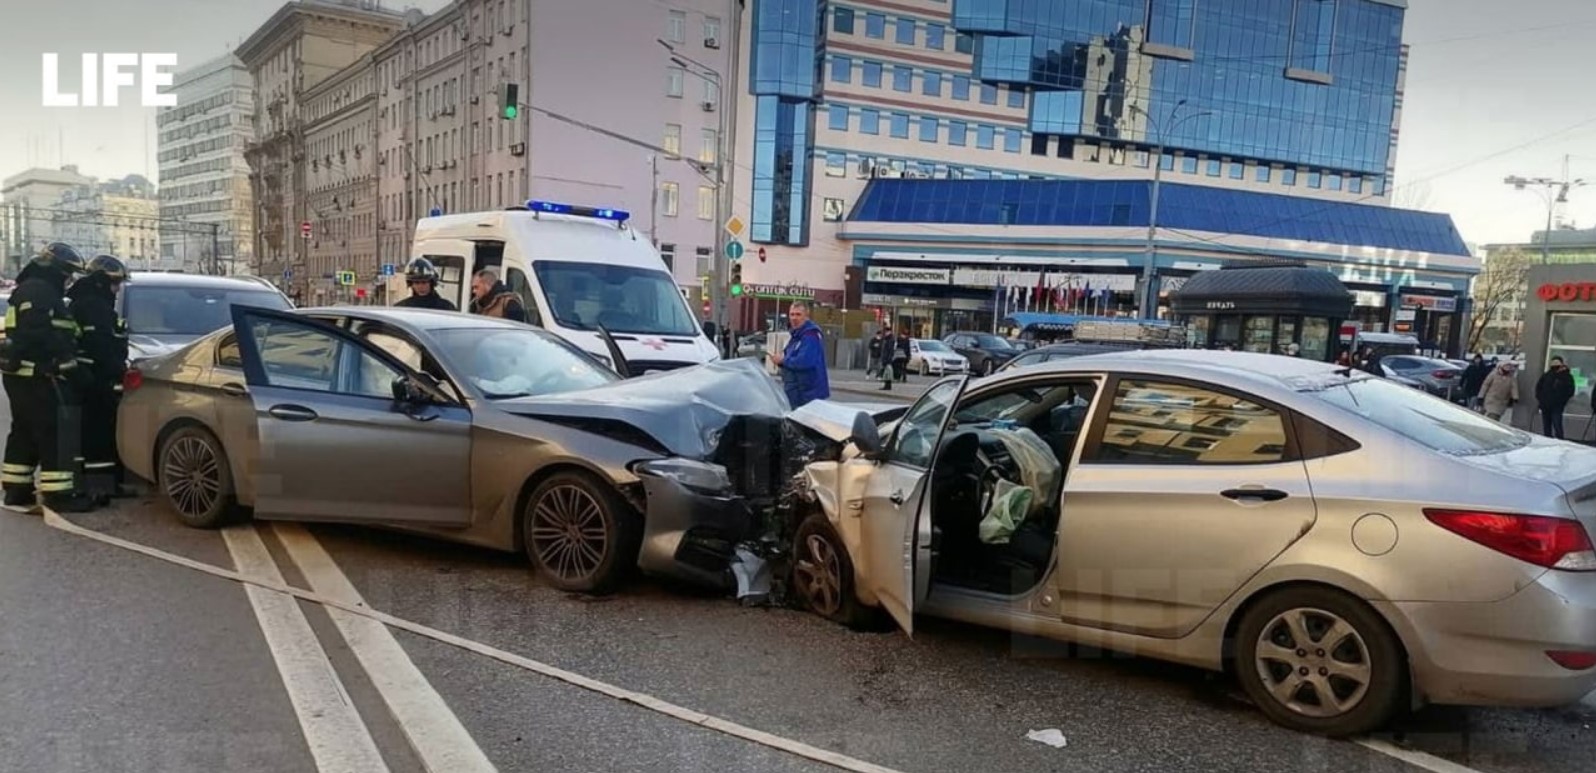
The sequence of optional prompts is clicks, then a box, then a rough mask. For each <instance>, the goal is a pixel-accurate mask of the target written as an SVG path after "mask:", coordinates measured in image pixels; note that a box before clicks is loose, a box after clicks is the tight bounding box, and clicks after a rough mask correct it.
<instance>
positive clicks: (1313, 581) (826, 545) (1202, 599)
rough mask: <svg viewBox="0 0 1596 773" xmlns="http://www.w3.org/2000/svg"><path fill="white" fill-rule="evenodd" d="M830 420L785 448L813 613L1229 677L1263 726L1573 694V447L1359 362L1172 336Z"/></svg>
mask: <svg viewBox="0 0 1596 773" xmlns="http://www.w3.org/2000/svg"><path fill="white" fill-rule="evenodd" d="M848 437H849V439H851V441H852V445H851V446H848V447H847V449H848V450H846V451H844V452H843V453H841V454H839V455H838V457H836V459H835V460H831V459H826V460H817V461H814V462H812V463H810V464H809V465H808V466H807V468H806V471H805V476H806V481H807V485H808V488H807V493H806V494H805V501H806V502H807V503H808V505H807V511H806V512H805V513H804V514H802V521H801V523H802V525H800V526H799V528H798V538H797V539H795V541H794V543H793V545H794V561H795V566H794V578H795V588H796V589H797V590H798V592H799V594H800V596H801V598H802V600H803V601H804V603H805V604H807V605H808V606H809V607H810V608H811V609H813V610H814V611H816V612H818V613H820V614H822V615H825V616H827V617H830V618H832V619H834V620H838V621H841V622H847V623H855V624H857V623H862V622H865V621H867V620H869V619H870V618H871V617H873V616H874V615H875V613H876V612H877V611H884V612H885V613H886V614H888V615H890V617H891V618H892V619H893V620H895V621H896V622H897V624H898V625H900V626H901V627H903V628H904V629H905V630H906V631H913V629H914V621H915V617H916V616H919V615H926V616H935V617H945V618H951V619H955V620H960V621H965V622H969V623H974V624H978V625H987V626H993V627H998V628H1007V629H1010V630H1013V631H1017V632H1023V633H1026V634H1031V635H1041V636H1046V637H1051V638H1056V639H1061V640H1067V641H1074V642H1081V643H1085V644H1090V645H1092V646H1099V647H1105V648H1109V649H1114V650H1120V651H1124V652H1128V653H1134V654H1137V655H1141V656H1146V657H1152V658H1157V659H1162V660H1169V661H1174V662H1179V663H1185V664H1190V665H1196V666H1200V667H1204V668H1208V669H1213V670H1216V671H1217V670H1221V669H1228V670H1230V671H1231V672H1233V673H1234V674H1235V676H1236V678H1237V679H1238V680H1239V681H1240V683H1241V686H1242V687H1243V688H1244V690H1245V692H1246V694H1247V695H1248V696H1249V697H1250V698H1251V699H1252V700H1253V701H1254V702H1255V703H1256V704H1257V705H1258V707H1259V708H1260V709H1261V710H1262V711H1263V712H1264V713H1265V714H1267V715H1268V716H1269V717H1270V718H1271V719H1272V720H1274V721H1276V722H1278V723H1280V724H1282V725H1285V726H1288V727H1291V728H1296V729H1298V730H1302V731H1309V732H1315V733H1323V734H1328V735H1336V736H1340V735H1350V734H1356V733H1361V732H1365V731H1368V730H1371V729H1374V728H1377V727H1380V726H1382V725H1384V724H1385V723H1386V722H1387V721H1388V720H1389V719H1391V718H1392V717H1393V716H1395V715H1396V714H1397V713H1398V712H1399V711H1401V710H1403V709H1404V708H1406V707H1407V706H1408V705H1409V702H1410V701H1413V702H1418V703H1425V702H1427V703H1435V704H1464V705H1512V706H1556V705H1563V704H1570V703H1574V702H1577V701H1579V700H1580V699H1581V698H1582V697H1584V696H1585V695H1586V694H1588V693H1590V692H1591V690H1592V688H1596V548H1593V546H1592V541H1591V535H1592V533H1593V530H1596V505H1593V504H1592V502H1596V449H1588V448H1584V447H1581V446H1576V445H1573V444H1569V443H1563V442H1559V441H1553V440H1548V439H1544V438H1539V437H1536V436H1532V435H1529V434H1527V433H1524V432H1521V431H1518V430H1515V429H1513V428H1511V427H1506V426H1502V425H1500V424H1498V423H1496V422H1492V421H1489V420H1487V419H1485V418H1484V417H1482V416H1479V415H1477V414H1475V413H1473V412H1471V411H1468V410H1465V409H1463V408H1460V407H1458V406H1455V405H1452V404H1449V403H1446V402H1444V401H1441V400H1437V399H1435V398H1433V397H1430V396H1428V395H1423V394H1418V393H1416V392H1415V391H1414V390H1411V389H1407V388H1403V387H1401V386H1398V385H1396V384H1393V383H1391V382H1390V381H1388V380H1385V379H1381V378H1375V377H1371V376H1369V375H1368V374H1365V373H1361V372H1357V371H1351V372H1349V371H1348V370H1346V369H1344V368H1336V367H1334V366H1331V365H1326V364H1323V363H1317V362H1312V361H1308V360H1303V359H1298V358H1291V357H1279V356H1271V355H1261V354H1251V353H1239V352H1214V351H1190V350H1186V351H1180V350H1174V351H1138V352H1134V353H1125V354H1104V355H1098V356H1091V357H1077V358H1072V359H1066V360H1063V361H1060V362H1052V363H1047V364H1045V365H1041V366H1037V367H1031V368H1018V369H1014V370H1011V371H1007V372H1005V373H1002V374H999V375H997V376H995V377H992V378H988V379H982V380H979V381H971V380H969V379H968V378H966V377H952V378H949V379H945V380H943V381H940V382H938V383H936V384H934V385H932V387H931V388H930V389H929V390H927V391H926V393H925V394H924V395H923V396H922V397H921V398H920V399H919V400H918V401H917V402H916V403H915V404H914V405H913V406H912V407H910V408H909V410H908V412H907V414H906V415H904V417H903V418H902V419H901V420H900V421H898V422H897V423H896V424H895V425H892V424H889V425H886V426H885V427H881V428H879V429H878V427H877V426H876V425H875V424H874V423H872V422H870V421H855V422H854V423H853V427H852V429H851V431H850V432H849V433H848ZM1016 492H1023V493H1016ZM1399 537H1400V539H1399Z"/></svg>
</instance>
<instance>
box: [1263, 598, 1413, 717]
mask: <svg viewBox="0 0 1596 773" xmlns="http://www.w3.org/2000/svg"><path fill="white" fill-rule="evenodd" d="M1298 631H1300V632H1301V633H1300V635H1301V636H1303V637H1305V638H1306V639H1307V642H1306V644H1304V643H1303V642H1299V641H1296V638H1297V636H1298V635H1299V634H1298V633H1296V632H1298ZM1332 635H1334V636H1336V637H1337V639H1336V641H1335V642H1328V641H1327V639H1328V637H1330V636H1332ZM1265 636H1267V637H1268V638H1269V644H1270V645H1273V646H1265V642H1264V637H1265ZM1315 637H1319V638H1317V639H1316V638H1315ZM1319 645H1328V648H1325V647H1321V646H1319ZM1232 650H1233V652H1234V659H1233V661H1232V666H1233V667H1234V669H1235V673H1236V677H1237V679H1238V680H1239V681H1240V682H1241V686H1242V689H1243V690H1244V691H1245V692H1246V693H1247V696H1248V697H1249V698H1251V699H1252V701H1253V703H1254V704H1256V705H1257V706H1258V708H1259V709H1260V710H1262V711H1263V713H1264V714H1265V715H1267V716H1268V717H1269V718H1270V719H1271V720H1273V721H1275V722H1276V723H1278V724H1280V725H1284V726H1285V727H1289V728H1291V729H1293V730H1298V731H1301V732H1306V733H1314V734H1318V735H1324V736H1329V737H1332V738H1342V737H1346V736H1352V735H1358V734H1360V733H1366V732H1369V731H1371V730H1375V729H1377V728H1380V727H1382V726H1384V725H1385V724H1386V723H1387V722H1389V721H1390V720H1391V718H1392V717H1393V716H1395V715H1396V712H1397V710H1398V709H1399V708H1400V706H1401V705H1402V701H1403V700H1404V696H1405V694H1406V692H1407V674H1408V663H1407V658H1406V656H1405V654H1404V652H1403V650H1402V646H1401V643H1400V642H1399V641H1398V640H1397V638H1396V634H1395V633H1393V632H1392V631H1391V627H1390V626H1389V625H1387V624H1386V622H1385V620H1384V619H1382V618H1381V617H1380V616H1379V614H1378V613H1376V612H1375V611H1374V610H1373V609H1372V608H1370V607H1369V606H1368V605H1367V604H1365V603H1363V602H1362V601H1359V600H1358V599H1356V598H1353V597H1352V596H1349V595H1347V594H1345V593H1342V592H1340V591H1337V590H1333V589H1330V588H1322V587H1302V588H1287V589H1283V590H1280V591H1276V592H1274V593H1271V594H1269V595H1267V596H1265V597H1263V598H1261V599H1259V600H1258V601H1257V602H1255V603H1254V604H1252V605H1251V606H1250V607H1249V608H1248V610H1247V612H1246V614H1245V615H1244V616H1243V617H1242V619H1241V621H1240V624H1239V625H1238V626H1237V628H1236V639H1235V642H1234V646H1233V647H1232ZM1320 653H1324V654H1323V655H1321V654H1320ZM1304 670H1306V671H1307V673H1306V675H1305V674H1304V673H1303V672H1304ZM1293 684H1294V685H1295V687H1294V688H1293V687H1291V685H1293ZM1321 684H1322V685H1325V686H1326V687H1327V688H1328V689H1329V690H1330V692H1331V694H1332V696H1333V697H1332V699H1331V700H1330V701H1328V702H1327V701H1324V700H1322V699H1321V698H1320V693H1319V691H1320V689H1323V688H1321V687H1320V685H1321ZM1286 690H1290V692H1285V691H1286ZM1310 692H1311V693H1312V699H1313V702H1312V703H1309V702H1308V700H1307V699H1308V697H1309V696H1308V693H1310ZM1341 701H1346V702H1347V703H1346V705H1345V706H1335V705H1327V703H1328V704H1334V703H1337V702H1341Z"/></svg>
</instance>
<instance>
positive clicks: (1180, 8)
mask: <svg viewBox="0 0 1596 773" xmlns="http://www.w3.org/2000/svg"><path fill="white" fill-rule="evenodd" d="M1196 6H1197V0H1152V1H1151V2H1150V3H1149V4H1148V7H1147V27H1148V29H1147V40H1148V42H1151V43H1157V44H1159V45H1164V46H1172V47H1174V48H1183V49H1188V50H1189V49H1191V47H1192V27H1193V26H1194V25H1195V23H1196V20H1197V13H1196V10H1197V9H1196Z"/></svg>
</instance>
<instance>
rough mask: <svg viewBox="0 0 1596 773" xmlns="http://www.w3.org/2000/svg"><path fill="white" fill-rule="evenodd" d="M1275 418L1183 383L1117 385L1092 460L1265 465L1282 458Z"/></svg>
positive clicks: (1280, 424) (1282, 432)
mask: <svg viewBox="0 0 1596 773" xmlns="http://www.w3.org/2000/svg"><path fill="white" fill-rule="evenodd" d="M1286 442H1287V441H1286V427H1285V422H1284V420H1282V418H1281V416H1280V414H1278V413H1276V412H1275V411H1273V410H1270V409H1269V408H1265V407H1264V406H1261V405H1258V404H1256V403H1253V402H1249V401H1247V400H1244V399H1242V398H1240V397H1236V396H1234V395H1229V394H1224V393H1222V392H1217V391H1211V390H1207V389H1203V388H1200V387H1194V386H1189V385H1186V384H1167V383H1159V382H1154V381H1140V380H1131V379H1125V380H1122V381H1120V382H1119V389H1118V390H1117V391H1116V392H1115V395H1114V403H1113V406H1112V407H1111V408H1110V411H1109V415H1108V421H1107V423H1106V424H1105V425H1104V427H1103V436H1102V439H1101V441H1100V442H1099V443H1098V446H1097V452H1096V455H1095V457H1094V458H1093V461H1096V462H1101V463H1109V464H1267V463H1270V462H1281V461H1285V460H1286V458H1287V454H1286Z"/></svg>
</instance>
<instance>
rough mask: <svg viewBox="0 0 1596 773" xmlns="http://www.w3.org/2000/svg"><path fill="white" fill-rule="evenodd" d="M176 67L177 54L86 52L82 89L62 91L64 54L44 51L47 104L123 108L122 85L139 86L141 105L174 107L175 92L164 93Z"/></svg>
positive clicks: (45, 101) (44, 81)
mask: <svg viewBox="0 0 1596 773" xmlns="http://www.w3.org/2000/svg"><path fill="white" fill-rule="evenodd" d="M176 69H177V54H103V55H102V54H84V55H83V67H82V77H81V89H80V91H79V92H77V93H62V92H61V56H60V55H59V54H45V55H44V61H43V67H42V70H43V72H42V75H43V83H44V92H43V99H44V102H43V104H44V106H45V107H101V106H104V107H120V106H121V104H120V98H121V96H120V95H121V93H122V87H124V86H135V85H137V86H140V89H139V97H140V99H139V104H140V105H142V106H144V107H171V106H173V105H176V104H177V95H176V94H163V93H161V91H160V87H162V86H171V85H172V79H173V71H174V70H176Z"/></svg>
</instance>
